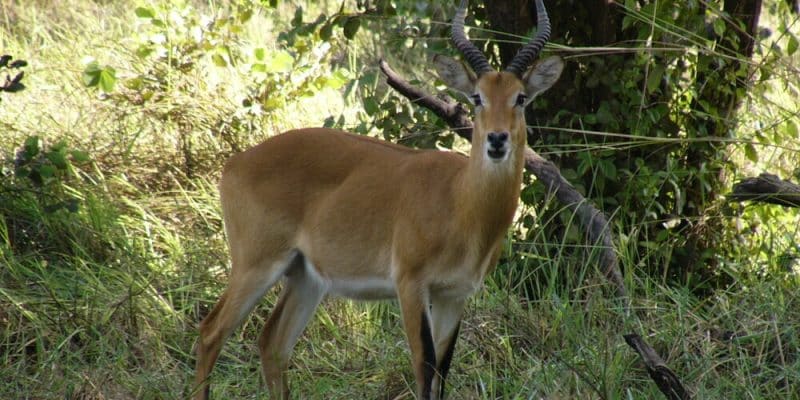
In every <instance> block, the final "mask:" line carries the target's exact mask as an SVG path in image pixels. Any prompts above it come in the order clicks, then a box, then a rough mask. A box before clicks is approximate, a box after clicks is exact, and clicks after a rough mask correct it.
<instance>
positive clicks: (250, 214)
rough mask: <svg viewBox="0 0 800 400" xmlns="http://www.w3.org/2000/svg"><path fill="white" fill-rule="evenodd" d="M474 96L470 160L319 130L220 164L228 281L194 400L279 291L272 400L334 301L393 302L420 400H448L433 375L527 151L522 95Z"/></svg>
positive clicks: (507, 80) (209, 322)
mask: <svg viewBox="0 0 800 400" xmlns="http://www.w3.org/2000/svg"><path fill="white" fill-rule="evenodd" d="M450 72H451V73H452V72H453V71H450ZM464 72H465V73H466V71H464ZM559 72H560V70H559ZM455 73H459V72H458V71H457V70H456V71H455ZM460 78H464V79H474V77H469V76H468V75H467V76H466V77H465V76H460ZM462 83H463V82H462ZM473 83H474V84H475V88H476V89H475V90H477V91H478V92H480V93H482V94H483V96H484V97H485V102H486V104H485V105H484V106H483V107H480V108H478V109H477V111H476V117H475V129H474V133H473V147H472V150H471V153H470V156H469V157H465V156H463V155H459V154H455V153H452V152H440V151H422V150H412V149H408V148H405V147H402V146H398V145H394V144H390V143H387V142H383V141H380V140H377V139H372V138H368V137H363V136H357V135H352V134H348V133H345V132H341V131H335V130H331V129H321V128H319V129H300V130H295V131H290V132H287V133H284V134H282V135H279V136H276V137H274V138H271V139H269V140H267V141H265V142H264V143H262V144H260V145H258V146H255V147H253V148H252V149H250V150H248V151H245V152H243V153H241V154H238V155H236V156H234V157H232V158H231V159H230V160H229V161H228V163H227V164H226V166H225V169H224V171H223V174H222V180H221V182H220V193H221V199H222V208H223V214H224V219H225V227H226V230H227V234H228V240H229V243H230V250H231V260H232V269H231V278H230V283H229V286H228V289H227V290H226V291H225V293H224V294H223V296H222V297H221V299H220V301H219V302H218V304H217V305H216V306H215V307H214V309H213V311H212V312H211V313H210V314H209V315H208V316H207V317H206V318H205V319H204V320H203V322H202V323H201V325H200V339H199V342H198V348H197V371H196V380H195V385H196V390H197V391H196V398H197V399H205V398H206V396H207V391H206V390H205V389H207V388H208V386H207V385H208V382H207V381H206V380H207V378H208V375H209V373H210V372H211V369H212V368H213V365H214V362H215V361H216V358H217V356H218V355H219V351H220V349H221V347H222V344H223V343H224V341H225V339H226V338H227V337H228V335H230V333H231V332H232V331H233V330H234V329H235V328H236V327H238V326H239V325H240V324H241V322H242V320H243V319H244V318H245V317H246V316H247V314H249V312H250V311H251V310H252V308H253V307H254V305H255V304H256V302H257V301H258V299H259V298H260V297H261V296H262V295H263V294H264V292H266V290H268V289H269V288H270V287H271V286H272V285H274V284H275V283H276V281H277V280H279V279H282V278H283V277H285V280H286V284H285V288H284V292H283V294H282V296H281V299H280V301H279V303H278V305H277V306H276V307H275V309H274V310H273V313H272V315H271V316H270V318H269V321H268V323H267V324H266V326H265V327H264V331H263V333H262V336H261V339H260V340H259V348H260V353H261V359H262V366H263V372H264V377H265V380H266V383H267V385H268V386H269V388H270V391H271V393H272V394H273V396H274V397H276V398H288V396H289V388H288V386H287V384H286V381H287V380H286V375H285V371H286V368H287V366H288V362H289V357H290V354H291V349H292V347H293V346H294V344H295V342H296V340H297V337H298V336H299V335H300V332H302V329H303V327H304V326H305V325H306V323H307V322H308V320H309V319H310V318H311V316H312V314H313V310H314V308H315V307H316V306H317V304H318V303H319V302H320V301H321V300H322V298H323V297H324V295H325V294H326V293H328V292H331V291H334V292H335V291H336V290H339V289H336V288H337V287H340V288H341V287H343V288H344V289H341V291H343V292H346V295H348V296H350V297H359V298H375V297H387V296H389V297H392V296H396V297H397V298H399V300H400V307H401V310H402V316H403V323H404V328H405V331H406V335H407V337H408V340H409V346H410V349H411V354H412V361H413V367H414V372H415V376H416V378H417V396H418V398H422V399H428V398H431V397H433V398H437V397H438V395H439V393H442V392H443V389H442V386H443V384H444V383H443V382H442V379H441V377H440V376H438V375H436V376H434V374H431V373H430V370H429V369H430V368H431V366H435V365H438V364H439V363H441V362H442V359H443V358H446V357H448V356H446V353H447V352H448V349H450V352H452V346H453V343H454V341H455V340H456V337H455V336H456V333H457V329H458V324H459V321H460V318H461V310H462V308H463V304H464V302H465V301H466V298H467V297H468V296H469V295H470V294H472V293H473V292H474V291H475V290H477V289H478V288H479V287H480V285H481V284H482V282H483V279H484V277H485V276H486V274H487V273H489V272H490V270H491V269H492V268H494V264H495V263H496V262H497V258H498V256H499V254H500V249H501V244H502V241H503V238H504V237H505V233H506V230H507V229H508V227H509V225H510V224H511V222H512V219H513V216H514V212H515V210H516V207H517V202H518V198H519V192H520V186H521V182H522V167H523V152H524V149H525V146H526V131H525V120H524V117H523V110H522V108H521V107H516V106H514V99H515V98H516V96H517V94H518V93H520V92H524V91H526V90H528V89H527V88H526V87H525V84H524V83H523V82H522V81H520V79H518V78H517V77H516V76H514V75H512V74H509V73H494V72H491V73H487V74H485V75H484V76H482V77H481V78H480V79H478V80H477V82H473ZM549 84H552V82H549V83H548V85H547V87H549ZM462 86H463V85H462ZM539 89H540V91H541V90H543V89H541V88H539ZM544 89H546V87H545V88H544ZM489 132H508V133H509V141H510V153H509V154H508V157H507V158H506V159H504V160H503V161H500V162H497V161H493V160H490V159H489V158H488V157H487V156H486V152H487V146H488V144H487V135H488V133H489ZM376 282H377V284H376ZM387 284H388V285H390V287H391V290H390V292H391V293H386V292H385V288H383V287H382V285H387ZM337 285H338V286H337ZM428 336H429V337H428ZM431 344H433V346H434V348H435V358H436V359H435V360H432V359H431V358H432V356H434V355H433V354H431V350H430V346H431ZM426 349H427V351H426ZM426 358H427V360H426ZM447 363H449V360H448V362H447ZM426 366H428V367H427V368H428V370H426ZM441 372H443V371H437V373H441Z"/></svg>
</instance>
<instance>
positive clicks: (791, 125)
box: [786, 120, 800, 139]
mask: <svg viewBox="0 0 800 400" xmlns="http://www.w3.org/2000/svg"><path fill="white" fill-rule="evenodd" d="M786 134H787V135H788V136H789V137H790V138H792V139H800V132H798V128H797V122H796V121H791V120H789V121H786Z"/></svg>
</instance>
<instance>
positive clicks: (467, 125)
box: [380, 60, 629, 311]
mask: <svg viewBox="0 0 800 400" xmlns="http://www.w3.org/2000/svg"><path fill="white" fill-rule="evenodd" d="M380 68H381V72H383V74H384V75H385V76H386V83H388V84H389V86H391V87H392V88H393V89H395V90H397V92H399V93H400V94H402V95H403V96H405V97H406V98H408V99H409V100H411V102H412V103H414V104H417V105H420V106H422V107H425V108H427V109H429V110H431V111H433V113H434V114H436V115H437V116H439V118H442V119H443V120H444V121H445V122H447V125H449V126H450V127H451V128H452V129H453V130H454V131H455V132H456V134H458V135H459V136H461V137H463V138H465V139H467V140H471V139H472V120H471V119H470V117H469V111H468V110H467V109H466V107H464V106H463V105H462V104H461V103H458V102H456V101H454V100H453V99H452V98H450V97H449V96H442V97H441V98H439V97H435V96H432V95H430V94H428V93H425V92H424V91H422V90H421V89H419V88H417V87H415V86H413V85H411V84H410V83H408V82H407V81H406V80H405V79H403V78H402V77H400V76H399V75H397V73H396V72H394V70H392V68H391V67H390V66H389V64H388V63H386V61H384V60H381V61H380ZM525 169H527V170H528V171H530V172H531V173H533V174H534V175H536V177H537V178H538V179H539V181H540V182H542V183H543V184H544V185H545V186H546V187H547V190H548V191H549V192H550V193H555V196H556V199H558V201H559V202H560V203H562V204H564V205H565V206H566V207H567V208H569V209H570V210H571V211H572V212H574V213H575V214H576V215H577V216H578V218H579V220H580V221H581V223H582V224H583V226H584V227H586V228H587V230H588V236H589V241H590V242H591V243H593V244H595V243H597V244H599V245H600V246H601V255H600V266H601V268H602V270H603V272H604V273H605V275H606V278H608V280H609V281H611V283H612V284H614V287H615V288H616V290H617V294H618V295H619V296H620V297H621V298H623V299H625V308H626V311H627V310H628V307H629V306H628V293H627V290H625V283H624V281H623V280H622V273H621V272H620V270H619V262H618V260H617V255H616V253H615V252H614V246H613V243H612V241H611V229H610V226H609V224H608V219H607V218H606V216H605V215H603V213H602V212H600V211H599V210H598V209H597V208H595V207H594V206H593V205H592V204H591V203H590V202H588V201H586V199H585V198H584V197H583V196H582V195H581V194H580V193H578V191H577V190H575V188H574V187H573V186H572V185H571V184H570V183H569V182H567V180H566V179H564V177H563V176H561V172H560V171H559V170H558V167H556V166H555V164H553V163H552V162H550V161H548V160H546V159H544V158H543V157H542V156H540V155H539V154H537V153H536V152H535V151H533V149H530V148H527V149H525Z"/></svg>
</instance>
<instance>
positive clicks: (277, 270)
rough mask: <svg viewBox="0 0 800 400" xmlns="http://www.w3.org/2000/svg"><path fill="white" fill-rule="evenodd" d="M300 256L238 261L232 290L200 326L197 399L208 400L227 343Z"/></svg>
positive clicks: (232, 280) (235, 264) (235, 265)
mask: <svg viewBox="0 0 800 400" xmlns="http://www.w3.org/2000/svg"><path fill="white" fill-rule="evenodd" d="M296 254H297V252H296V251H290V252H289V255H288V256H287V253H283V254H282V255H281V256H279V257H275V258H272V259H266V260H265V259H263V258H262V260H261V261H259V262H253V263H248V264H247V265H245V264H239V263H236V262H235V260H234V265H233V267H232V268H231V277H230V281H229V283H228V287H227V288H226V289H225V292H224V293H223V294H222V296H221V297H220V299H219V301H217V304H216V305H215V306H214V309H212V310H211V312H210V313H209V314H208V316H206V317H205V318H204V319H203V321H202V322H201V323H200V337H199V338H198V340H197V364H196V367H195V382H194V388H193V389H194V393H195V395H194V398H195V399H197V400H207V399H208V397H209V383H208V381H207V380H208V375H209V374H210V373H211V370H212V369H213V368H214V363H215V362H216V361H217V357H219V353H220V350H221V349H222V345H223V344H224V343H225V340H227V338H228V336H230V334H231V333H232V332H233V331H234V330H235V329H236V328H238V327H239V326H240V325H241V324H242V322H243V321H244V319H245V317H247V316H248V315H250V312H251V311H253V308H254V307H255V306H256V304H258V301H259V300H260V299H261V298H262V297H264V294H265V293H266V292H267V290H269V288H271V287H272V286H273V285H275V283H276V282H277V281H278V279H280V277H281V276H283V274H284V272H285V271H286V268H287V267H288V266H289V264H290V263H291V262H292V260H293V259H294V258H295V256H296ZM242 267H244V268H242Z"/></svg>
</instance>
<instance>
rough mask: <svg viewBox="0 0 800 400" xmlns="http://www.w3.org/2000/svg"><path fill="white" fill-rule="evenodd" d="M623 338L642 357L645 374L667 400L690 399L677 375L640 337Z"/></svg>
mask: <svg viewBox="0 0 800 400" xmlns="http://www.w3.org/2000/svg"><path fill="white" fill-rule="evenodd" d="M623 337H624V338H625V342H626V343H628V346H631V347H632V348H633V349H634V350H636V352H637V353H639V356H641V357H642V360H643V361H644V365H645V368H647V373H648V374H650V378H652V379H653V381H655V382H656V385H657V386H658V389H659V390H661V393H664V395H665V396H667V398H668V399H669V400H688V399H691V398H692V396H691V395H690V394H689V391H687V390H686V388H684V387H683V384H681V381H680V380H679V379H678V377H677V375H675V373H674V372H672V370H671V369H669V367H667V364H666V363H665V362H664V360H662V359H661V357H659V356H658V354H657V353H656V351H655V350H653V348H652V347H650V345H648V344H647V343H645V341H644V339H642V338H641V336H639V335H636V334H628V335H623Z"/></svg>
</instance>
